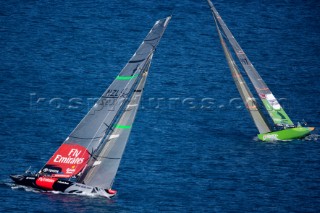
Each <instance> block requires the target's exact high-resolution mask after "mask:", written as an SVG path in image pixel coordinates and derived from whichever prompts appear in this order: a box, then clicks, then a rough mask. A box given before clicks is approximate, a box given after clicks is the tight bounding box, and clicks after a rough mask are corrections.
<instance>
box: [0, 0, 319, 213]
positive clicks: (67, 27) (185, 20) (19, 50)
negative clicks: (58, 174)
mask: <svg viewBox="0 0 320 213" xmlns="http://www.w3.org/2000/svg"><path fill="white" fill-rule="evenodd" d="M214 3H215V5H216V7H217V9H218V11H219V12H220V14H221V16H222V17H223V18H224V20H225V22H226V23H227V24H228V26H229V27H230V29H231V30H232V32H233V33H234V35H235V37H236V38H237V39H238V41H239V43H240V44H241V45H242V47H243V49H244V50H245V51H246V52H247V54H248V56H249V58H250V59H251V61H252V62H254V65H255V66H256V68H257V70H258V71H259V72H260V74H261V76H262V77H263V78H264V80H265V81H266V82H267V84H268V85H269V87H270V89H271V90H272V91H273V92H274V94H275V95H276V97H277V98H279V99H280V100H281V103H282V104H283V105H284V107H285V109H286V111H287V113H288V114H289V116H291V118H292V119H293V120H294V122H297V121H301V120H302V119H304V120H305V121H307V122H308V124H309V125H310V126H316V127H320V125H319V119H320V109H319V105H320V99H319V96H320V85H319V79H320V72H319V67H320V60H319V59H320V57H319V52H320V26H319V23H320V18H319V17H320V16H319V15H320V3H319V1H302V0H300V1H298V0H297V1H285V0H281V1H276V2H275V1H266V0H260V1H253V0H249V1H248V0H246V1H222V0H221V1H214ZM0 5H1V6H0V23H1V24H0V70H1V78H0V82H1V87H0V95H1V99H0V100H1V104H0V106H1V110H0V116H1V123H0V129H1V131H0V135H1V147H2V148H1V152H0V158H1V164H0V165H1V173H0V187H1V193H0V197H1V198H0V200H1V201H0V202H1V204H0V206H1V207H0V211H1V212H26V211H28V212H158V211H172V212H191V211H198V212H319V211H320V155H319V151H320V143H319V140H317V136H318V134H319V130H316V131H315V133H314V134H313V139H311V140H308V141H306V140H303V141H301V140H296V141H291V142H277V143H263V142H259V141H257V140H256V139H255V135H256V134H257V130H256V128H255V127H254V124H253V122H252V121H251V119H250V117H249V115H248V113H247V112H246V109H245V108H244V107H243V104H242V102H241V101H240V100H239V98H240V97H239V94H238V92H237V90H236V87H235V85H234V83H233V81H232V78H231V75H230V72H229V70H228V67H227V63H226V60H225V58H224V55H223V51H222V48H221V45H220V43H219V40H218V35H217V32H216V29H215V26H214V22H213V18H212V15H211V12H210V10H209V8H208V5H207V3H206V1H195V0H194V1H193V0H185V1H178V0H172V1H151V0H136V1H131V0H130V1H117V0H109V1H102V0H101V1H99V0H90V1H89V0H87V1H31V0H30V1H18V0H16V1H14V0H9V1H1V3H0ZM170 14H173V18H172V21H171V23H170V24H169V26H168V28H167V31H166V32H165V34H164V37H163V39H162V41H161V42H160V45H159V47H158V49H157V52H156V54H155V56H154V60H153V63H152V67H151V70H150V75H149V78H148V82H147V86H146V90H145V93H144V97H143V102H142V107H141V109H140V111H139V113H138V116H137V119H136V122H135V125H134V128H133V131H132V134H131V137H130V140H129V143H128V146H127V148H126V152H125V155H124V158H123V161H122V163H121V166H120V170H119V172H118V175H117V178H116V182H115V184H114V188H115V189H116V190H118V195H117V197H115V198H114V199H112V200H107V199H103V198H102V199H101V198H90V197H83V196H68V195H62V194H57V195H56V194H51V193H35V192H27V191H25V190H23V189H12V188H11V187H10V186H9V185H8V183H10V182H11V181H10V179H9V177H8V176H9V174H11V173H20V172H23V171H24V170H26V169H27V168H28V167H29V166H32V168H33V169H34V170H38V169H40V168H41V166H42V165H43V164H44V163H45V162H46V161H47V160H48V159H49V157H50V156H51V155H52V154H53V152H54V151H55V150H56V149H57V148H58V147H59V145H60V144H61V143H62V141H63V140H64V139H65V138H66V137H67V136H68V134H69V133H70V132H71V131H72V129H73V128H74V127H75V126H76V124H77V123H78V122H79V121H80V120H81V118H82V117H83V116H84V115H85V114H86V112H87V111H88V109H89V108H90V107H91V106H92V104H93V103H94V99H95V98H97V97H99V96H100V95H101V94H102V92H103V91H104V90H105V89H106V87H107V86H108V85H109V84H110V83H111V82H112V80H113V79H114V77H115V76H116V75H117V74H118V72H120V70H121V69H122V67H123V66H124V65H125V63H126V62H127V61H128V60H129V58H130V57H131V55H132V54H133V53H134V51H135V50H136V48H137V47H138V46H139V44H140V43H141V41H142V40H143V38H144V37H145V35H146V34H147V32H148V31H149V29H150V28H151V27H152V25H153V24H154V22H155V21H156V20H157V19H160V18H164V17H166V16H168V15H170Z"/></svg>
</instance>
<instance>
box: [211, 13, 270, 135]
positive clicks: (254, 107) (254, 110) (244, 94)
mask: <svg viewBox="0 0 320 213" xmlns="http://www.w3.org/2000/svg"><path fill="white" fill-rule="evenodd" d="M213 18H214V20H215V23H216V27H217V30H218V34H219V38H220V42H221V45H222V47H223V51H224V54H225V56H226V59H227V61H228V65H229V68H230V71H231V74H232V78H233V80H234V82H235V84H236V86H237V89H238V91H239V93H240V95H241V98H242V100H243V102H244V104H245V106H246V108H247V109H248V111H249V113H250V115H251V117H252V119H253V121H254V123H255V125H256V126H257V128H258V130H259V132H260V133H266V132H270V131H271V130H270V127H269V124H268V122H267V121H266V119H265V117H264V116H263V114H262V113H261V111H260V108H259V106H258V104H257V102H256V101H255V98H254V97H253V95H252V93H251V92H250V90H249V88H248V86H247V84H246V82H245V81H244V79H243V77H242V75H241V73H240V71H239V69H238V66H237V65H236V63H235V61H234V59H233V57H232V55H231V54H230V51H229V48H228V46H227V45H226V43H225V41H224V39H223V36H222V34H221V31H220V28H219V26H218V23H217V20H216V18H215V17H214V16H213Z"/></svg>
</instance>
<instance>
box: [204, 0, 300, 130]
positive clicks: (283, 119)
mask: <svg viewBox="0 0 320 213" xmlns="http://www.w3.org/2000/svg"><path fill="white" fill-rule="evenodd" d="M208 4H209V5H210V8H211V11H212V14H213V16H214V17H215V20H217V22H218V23H219V25H220V27H221V29H222V30H223V32H224V34H225V35H226V37H227V39H228V41H229V42H230V44H231V46H232V48H233V49H234V51H235V53H236V55H237V57H238V59H239V60H240V63H241V65H242V66H243V68H244V70H245V71H246V73H247V75H248V76H249V79H250V81H251V82H252V84H253V86H254V88H255V89H256V91H257V93H258V94H259V97H260V99H261V100H262V102H263V104H264V106H265V108H266V109H267V111H268V113H269V115H270V117H271V118H272V120H273V122H274V124H275V125H276V126H286V127H293V126H294V124H293V122H292V121H291V119H290V118H289V116H288V115H287V113H286V112H285V111H284V110H283V108H282V107H281V105H280V104H279V102H278V101H277V99H276V98H275V97H274V95H273V94H272V92H271V91H270V89H269V88H268V86H267V85H266V83H265V82H264V81H263V80H262V78H261V76H260V75H259V73H258V72H257V70H256V69H255V68H254V66H253V64H252V63H251V61H250V60H249V58H248V57H247V55H246V54H245V52H244V51H243V49H242V48H241V47H240V45H239V44H238V42H237V41H236V39H235V38H234V36H233V35H232V33H231V32H230V30H229V29H228V27H227V25H226V24H225V23H224V21H223V20H222V18H221V16H220V15H219V13H218V11H217V10H216V8H215V7H214V5H213V4H212V2H211V1H210V0H208Z"/></svg>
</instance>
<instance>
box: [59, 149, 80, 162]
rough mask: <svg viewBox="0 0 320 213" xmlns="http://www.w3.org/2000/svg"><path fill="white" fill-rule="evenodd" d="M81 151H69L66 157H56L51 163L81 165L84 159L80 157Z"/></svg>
mask: <svg viewBox="0 0 320 213" xmlns="http://www.w3.org/2000/svg"><path fill="white" fill-rule="evenodd" d="M81 152H82V151H81V150H78V149H71V150H70V152H69V153H68V155H67V156H63V155H60V154H58V155H56V157H55V158H54V160H53V162H54V163H67V164H82V163H83V162H84V158H83V157H82V158H81V157H79V156H81V155H80V154H81Z"/></svg>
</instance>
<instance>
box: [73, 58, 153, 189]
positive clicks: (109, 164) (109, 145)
mask: <svg viewBox="0 0 320 213" xmlns="http://www.w3.org/2000/svg"><path fill="white" fill-rule="evenodd" d="M151 58H152V56H151ZM151 58H150V61H149V63H148V65H147V67H146V69H145V71H144V72H143V74H142V77H141V80H140V82H139V84H138V85H137V87H136V88H135V89H134V92H133V95H132V97H131V99H130V101H129V102H128V104H127V105H126V107H125V108H124V112H123V114H122V115H121V117H120V118H119V120H118V121H117V122H116V123H115V124H114V125H113V128H114V129H113V131H112V132H111V134H110V135H109V137H108V138H106V139H105V141H104V146H102V147H101V149H100V151H99V152H97V154H95V155H94V156H93V158H92V161H91V162H90V163H89V164H88V168H87V169H86V171H85V172H84V174H83V175H81V177H80V178H79V179H78V182H80V183H84V184H86V185H91V186H97V187H99V188H102V189H110V188H111V187H112V184H113V180H114V178H115V176H116V173H117V171H118V168H119V164H120V161H121V159H122V155H123V152H124V150H125V147H126V144H127V142H128V138H129V135H130V132H131V129H132V124H133V122H134V119H135V117H136V114H137V111H138V108H139V105H140V102H141V97H142V93H143V89H144V86H145V83H146V79H147V76H148V71H149V67H150V63H151Z"/></svg>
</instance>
